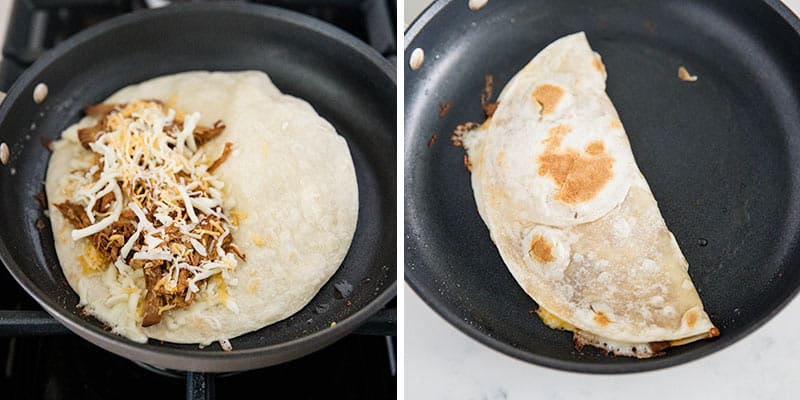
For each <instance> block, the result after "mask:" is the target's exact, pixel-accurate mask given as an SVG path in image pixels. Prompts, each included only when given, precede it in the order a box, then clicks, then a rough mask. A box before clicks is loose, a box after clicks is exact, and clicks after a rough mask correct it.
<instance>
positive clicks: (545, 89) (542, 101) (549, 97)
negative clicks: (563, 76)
mask: <svg viewBox="0 0 800 400" xmlns="http://www.w3.org/2000/svg"><path fill="white" fill-rule="evenodd" d="M562 97H564V89H562V88H560V87H558V86H555V85H550V84H544V85H541V86H537V87H536V89H534V90H533V100H534V101H536V102H537V103H539V105H540V106H542V115H547V114H550V113H552V112H553V111H555V109H556V107H557V106H558V102H559V101H561V98H562Z"/></svg>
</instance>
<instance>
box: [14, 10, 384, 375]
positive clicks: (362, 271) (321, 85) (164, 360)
mask: <svg viewBox="0 0 800 400" xmlns="http://www.w3.org/2000/svg"><path fill="white" fill-rule="evenodd" d="M198 69H205V70H225V71H232V70H245V69H257V70H262V71H265V72H267V73H268V74H269V75H270V77H271V78H272V80H273V81H274V83H275V84H276V85H277V86H278V87H279V88H280V89H281V90H282V91H284V92H286V93H289V94H292V95H295V96H298V97H300V98H303V99H305V100H307V101H308V102H309V103H311V104H312V105H313V106H314V108H316V110H317V111H318V112H319V113H320V114H321V115H322V116H323V117H324V118H326V119H327V120H328V121H330V122H331V123H332V124H333V125H334V126H335V127H336V130H337V131H338V132H339V133H340V134H341V135H343V136H344V137H345V139H346V140H347V143H348V145H349V146H350V151H351V154H352V156H353V161H354V162H355V168H356V174H357V179H358V189H359V202H360V203H359V204H360V205H359V215H358V226H357V229H356V234H355V238H354V240H353V244H352V246H351V248H350V251H349V253H348V255H347V257H346V259H345V261H344V263H343V264H342V266H341V267H340V269H339V271H338V272H337V273H336V274H335V275H334V276H333V278H331V280H330V281H329V282H328V283H327V284H326V285H325V286H324V287H323V288H322V290H321V291H320V293H319V294H318V295H317V296H316V297H315V298H314V299H313V301H312V302H311V303H310V304H309V305H308V306H306V307H305V308H304V309H303V310H302V311H300V312H298V313H297V314H295V315H294V316H292V317H290V318H289V319H287V320H284V321H282V322H279V323H276V324H274V325H271V326H268V327H266V328H263V329H261V330H259V331H256V332H253V333H250V334H247V335H244V336H241V337H239V338H236V339H233V340H232V341H231V343H232V344H233V348H234V350H233V351H232V352H230V353H226V352H223V351H222V350H221V349H220V347H219V345H218V344H214V345H211V346H209V347H206V348H205V349H202V350H201V349H199V348H198V346H197V345H175V344H169V343H160V342H157V341H152V340H151V341H150V343H149V344H146V345H141V344H137V343H133V342H131V341H129V340H127V339H125V338H122V337H119V336H116V335H114V334H111V333H109V332H107V331H105V330H104V329H103V325H102V324H101V323H99V322H98V321H97V320H95V319H93V318H87V317H83V316H81V314H80V310H79V309H78V308H77V307H76V304H77V303H78V297H77V296H76V294H75V293H74V292H73V291H72V289H70V287H69V286H68V284H67V282H66V279H65V278H64V276H63V274H62V272H61V269H60V267H59V265H58V260H57V258H56V255H55V252H54V248H53V238H52V234H51V231H50V226H49V223H47V220H46V219H43V221H45V223H46V226H40V227H41V228H42V229H37V221H38V220H40V219H41V210H40V208H39V206H38V205H37V203H36V201H35V200H34V196H35V195H36V193H38V192H40V191H41V190H42V181H43V180H44V176H45V168H46V166H47V160H48V157H49V153H48V152H47V151H46V150H45V148H44V147H43V146H42V145H40V138H41V137H47V138H55V137H57V136H58V135H59V133H60V132H61V131H62V130H63V129H64V128H66V127H67V126H69V125H70V124H72V123H74V122H75V121H77V120H78V118H79V117H80V116H81V108H82V107H84V106H86V105H87V104H93V103H97V102H99V101H102V100H103V99H104V98H106V97H107V96H108V95H110V94H111V93H113V92H114V91H116V90H118V89H120V88H122V87H124V86H127V85H130V84H132V83H136V82H140V81H143V80H146V79H149V78H153V77H156V76H160V75H165V74H172V73H176V72H181V71H187V70H198ZM393 71H394V70H393V68H392V66H391V65H390V64H389V63H388V62H387V61H385V60H384V59H383V58H382V57H381V56H380V55H379V54H378V53H377V52H375V51H373V50H372V49H371V48H369V47H368V46H367V45H365V44H363V43H361V42H360V41H358V40H357V39H355V38H354V37H352V36H350V35H349V34H347V33H344V32H342V31H340V30H339V29H336V28H334V27H332V26H330V25H328V24H327V23H324V22H321V21H317V20H314V19H312V18H309V17H305V16H303V15H300V14H297V13H294V12H289V11H284V10H280V9H276V8H271V7H265V6H258V5H245V4H237V5H232V4H193V5H184V6H173V7H167V8H164V9H159V10H156V11H144V12H137V13H133V14H131V15H128V16H124V17H121V18H116V19H113V20H110V21H108V22H105V23H103V24H100V25H98V26H96V27H93V28H91V29H89V30H87V31H85V32H82V33H80V34H78V35H76V36H75V37H73V38H71V39H70V40H68V41H66V42H64V43H62V44H61V45H59V46H58V47H57V48H55V49H54V50H53V51H51V52H49V53H48V54H46V55H45V56H43V57H42V58H41V59H40V60H39V61H37V62H36V63H35V64H34V65H33V66H31V67H30V68H29V69H28V70H27V71H25V73H24V74H23V75H22V76H21V77H20V78H19V80H18V81H17V82H16V83H15V84H14V86H13V87H12V88H11V90H10V91H9V92H8V96H7V97H6V99H5V101H4V102H3V104H2V106H1V107H0V141H1V142H6V143H8V145H9V147H10V149H11V159H10V162H9V164H8V165H7V166H5V167H2V168H0V207H1V209H0V216H2V222H1V223H0V226H2V228H1V229H0V258H2V261H3V262H4V263H5V265H6V266H7V267H8V269H9V271H10V272H11V274H12V275H13V276H14V278H15V279H16V280H17V281H18V282H19V283H20V284H21V285H22V286H23V287H24V288H25V290H26V291H27V292H28V293H30V295H31V296H33V297H34V298H35V299H36V300H37V301H38V302H39V303H40V304H41V305H42V307H44V309H45V310H46V311H47V312H49V313H50V314H52V315H53V316H54V317H55V318H56V319H58V320H59V321H60V322H61V323H63V324H64V325H66V326H67V327H68V328H69V329H71V330H72V331H74V332H75V333H77V334H79V335H81V336H82V337H84V338H86V339H87V340H89V341H91V342H93V343H95V344H97V345H99V346H100V347H103V348H105V349H107V350H110V351H112V352H114V353H117V354H120V355H122V356H125V357H128V358H130V359H133V360H137V361H143V362H146V363H150V364H153V365H156V366H159V367H164V368H171V369H179V370H194V371H231V370H242V369H249V368H256V367H262V366H267V365H272V364H276V363H280V362H283V361H288V360H291V359H293V358H297V357H300V356H303V355H305V354H308V353H310V352H312V351H314V350H317V349H320V348H322V347H323V346H326V345H328V344H330V343H332V342H333V341H335V340H337V339H339V338H341V337H343V336H344V335H346V334H347V333H349V332H350V331H352V330H353V329H355V328H356V327H357V326H358V325H359V324H360V323H361V322H363V321H364V320H365V319H366V318H367V317H368V316H369V315H370V314H372V313H374V312H376V311H377V310H379V309H380V308H381V307H382V306H383V305H385V304H386V302H387V301H389V300H390V299H391V298H392V297H393V296H394V294H395V292H396V276H395V271H396V264H395V258H396V245H395V243H396V228H395V227H396V225H395V224H396V197H395V196H396V195H395V193H396V177H395V168H396V167H395V165H396V164H395V160H396V158H395V157H396V150H395V149H396V141H395V138H396V136H395V131H396V117H395V115H396V114H395V109H396V107H395V105H396V90H397V89H396V82H395V77H394V72H393ZM39 82H44V83H46V84H47V86H48V87H49V92H50V94H49V96H48V97H47V99H46V100H45V102H44V103H43V104H41V105H37V104H35V103H34V101H33V98H32V92H33V89H34V87H35V86H36V84H37V83H39ZM286 168H291V165H287V166H286ZM12 171H14V172H15V173H12ZM342 282H345V283H348V284H350V285H352V286H353V289H352V293H350V294H349V295H348V296H347V298H346V299H339V298H337V297H339V296H335V290H334V284H337V283H342ZM339 286H340V287H346V286H348V285H339ZM346 291H347V290H345V292H346ZM348 300H349V301H348ZM331 322H336V325H335V326H334V327H331Z"/></svg>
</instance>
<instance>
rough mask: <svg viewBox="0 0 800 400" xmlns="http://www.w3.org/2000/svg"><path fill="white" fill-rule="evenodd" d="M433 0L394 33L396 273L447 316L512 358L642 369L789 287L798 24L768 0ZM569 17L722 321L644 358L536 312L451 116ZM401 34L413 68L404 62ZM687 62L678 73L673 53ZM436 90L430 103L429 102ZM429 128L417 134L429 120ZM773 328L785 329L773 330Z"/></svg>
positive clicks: (700, 347) (743, 319) (798, 271)
mask: <svg viewBox="0 0 800 400" xmlns="http://www.w3.org/2000/svg"><path fill="white" fill-rule="evenodd" d="M466 3H467V2H465V1H446V0H443V1H438V2H436V3H434V4H433V5H432V6H431V7H430V8H428V9H427V10H426V11H425V12H424V13H423V14H422V15H421V16H420V17H419V18H418V19H417V20H416V21H415V22H414V23H413V24H412V26H411V27H410V28H409V29H408V31H407V32H406V38H405V39H406V42H405V43H406V53H405V54H406V56H405V64H406V66H405V74H406V75H405V76H406V79H405V82H406V83H405V110H406V115H405V130H406V131H405V160H404V163H405V193H406V199H405V213H406V214H405V215H406V217H405V221H406V222H405V231H406V253H405V260H406V269H405V273H406V275H405V276H406V280H407V281H408V283H409V284H410V286H411V287H412V288H413V289H414V290H415V291H416V292H417V293H418V294H419V295H420V296H421V297H422V298H423V300H425V301H426V302H427V303H428V304H429V305H430V306H431V307H432V308H433V309H434V310H436V311H437V312H438V313H439V314H441V315H442V316H443V317H444V318H445V319H446V320H448V321H449V322H450V323H452V324H453V325H455V326H456V327H457V328H458V329H460V330H461V331H463V332H465V333H467V334H468V335H470V336H472V337H473V338H475V339H477V340H479V341H481V342H483V343H484V344H486V345H488V346H490V347H492V348H494V349H497V350H499V351H502V352H504V353H506V354H509V355H511V356H514V357H517V358H519V359H522V360H525V361H529V362H533V363H536V364H540V365H544V366H548V367H554V368H560V369H565V370H572V371H581V372H594V373H621V372H635V371H645V370H652V369H656V368H662V367H666V366H671V365H677V364H681V363H683V362H686V361H689V360H693V359H696V358H698V357H701V356H703V355H707V354H710V353H712V352H714V351H717V350H720V349H722V348H725V347H726V346H728V345H730V344H732V343H734V342H736V341H737V340H739V339H741V338H742V337H744V336H745V335H747V334H748V333H750V332H752V331H753V330H755V329H756V328H757V327H759V326H761V325H762V324H763V323H764V322H766V321H767V320H769V319H770V318H771V317H772V316H774V315H775V314H776V313H778V311H779V310H780V309H781V308H782V307H783V306H784V305H786V304H787V302H789V300H790V299H791V298H792V297H793V296H794V295H795V294H796V293H797V291H798V287H800V268H799V267H798V265H800V247H799V246H798V245H799V244H800V237H799V235H800V225H799V224H798V223H799V222H800V69H799V68H798V67H797V66H798V65H800V22H798V20H797V17H795V16H794V15H793V14H792V13H791V12H790V11H789V10H788V9H786V8H785V7H784V6H783V5H782V4H780V3H779V2H778V1H777V0H768V1H749V0H748V1H711V0H706V1H693V2H685V1H611V0H605V1H592V2H586V1H577V0H574V1H573V0H568V1H558V2H554V1H529V0H519V1H514V0H505V1H490V2H488V4H487V5H486V6H485V7H484V8H483V9H481V10H479V11H471V10H470V9H469V8H468V7H467V4H466ZM581 30H583V31H585V32H586V34H587V36H588V39H589V42H590V43H591V45H592V47H593V48H594V50H595V51H597V52H599V53H600V54H601V55H602V56H603V61H604V62H605V64H606V68H607V71H608V85H607V88H608V93H609V96H610V97H611V100H612V101H613V102H614V104H615V105H616V107H617V110H618V111H619V114H620V117H621V119H622V122H623V124H624V125H625V128H626V131H627V133H628V136H629V138H630V142H631V146H632V148H633V153H634V156H635V157H636V160H637V162H638V164H639V166H640V168H641V170H642V172H643V173H644V176H645V177H646V178H647V180H648V181H649V183H650V186H651V188H652V190H653V193H654V194H655V197H656V200H657V201H658V202H659V207H660V209H661V211H662V213H663V216H664V219H665V220H666V222H667V226H668V227H669V228H670V229H671V230H672V232H673V233H674V234H675V237H676V238H677V240H678V243H679V245H680V247H681V249H682V250H683V252H684V254H685V255H686V258H687V259H688V261H689V274H690V275H691V276H692V279H693V281H694V283H695V284H696V286H697V289H698V291H699V293H700V297H701V298H702V299H703V303H704V304H705V307H706V310H707V312H708V313H709V315H710V316H711V319H712V320H713V321H714V323H715V324H716V325H717V326H718V327H719V328H720V331H721V332H722V335H721V336H720V337H718V338H716V339H713V340H704V341H700V342H696V343H693V344H690V345H686V346H681V347H677V348H672V349H669V350H668V351H667V354H666V355H665V356H661V357H656V358H652V359H647V360H636V359H631V358H624V357H613V356H607V355H604V354H603V352H602V351H599V350H597V349H594V348H585V349H584V350H583V351H582V352H579V351H577V350H576V349H575V348H574V347H573V344H572V341H571V334H570V333H568V332H563V331H555V330H552V329H549V328H547V327H545V325H544V324H542V323H541V322H540V321H539V319H538V317H537V316H536V315H532V314H531V313H530V310H532V309H535V308H536V304H535V303H534V302H533V300H531V299H530V298H529V297H528V296H527V295H526V294H525V292H523V290H522V289H521V288H520V287H519V286H518V285H517V283H516V282H515V281H514V279H513V278H512V276H511V274H510V273H508V272H507V269H506V267H505V265H504V264H503V261H502V260H501V258H500V256H499V254H498V252H497V249H496V248H495V246H494V244H493V243H492V241H491V239H490V238H489V232H488V230H487V229H486V226H485V225H484V223H483V221H482V220H481V219H480V217H479V215H478V212H477V209H476V206H475V201H474V199H473V197H472V189H471V185H470V181H469V173H468V172H467V171H466V170H465V168H464V166H463V162H462V157H463V154H464V152H463V151H462V149H460V148H455V147H453V146H451V145H450V144H449V141H448V140H447V138H448V137H449V134H450V132H452V130H453V128H454V127H455V126H456V125H458V124H460V123H463V122H466V121H478V122H480V121H482V120H483V114H482V112H481V108H480V100H479V99H480V96H479V95H480V93H481V90H482V89H483V86H484V76H485V75H486V74H492V75H493V76H494V90H495V96H496V95H497V94H498V93H499V91H500V90H501V89H502V87H503V86H504V85H505V84H506V83H507V82H508V80H509V79H510V78H511V77H512V76H513V75H514V74H515V73H516V72H517V71H518V70H519V69H520V68H522V66H524V65H525V64H526V63H527V62H528V61H529V60H530V59H531V58H532V57H533V56H534V55H535V54H536V53H538V52H539V51H540V50H542V49H543V48H544V47H545V46H546V45H547V44H549V43H550V42H552V41H554V40H555V39H558V38H560V37H562V36H564V35H566V34H570V33H574V32H577V31H581ZM415 48H421V49H423V50H424V52H425V61H424V63H423V64H422V67H421V68H420V69H418V70H416V71H412V70H411V69H410V68H409V67H408V62H409V57H410V53H411V51H412V50H413V49H415ZM681 65H683V66H686V68H688V70H689V71H690V72H691V73H692V74H696V75H698V76H699V80H698V81H696V82H693V83H688V82H684V81H681V80H679V79H678V77H677V70H678V67H679V66H681ZM441 103H452V108H451V110H450V112H449V113H448V114H447V115H446V116H445V117H444V118H440V117H439V115H438V113H439V105H440V104H441ZM434 133H438V135H439V140H438V141H437V142H436V143H434V144H433V145H432V146H430V148H429V147H428V144H429V140H430V138H431V135H432V134H434ZM787 340H792V339H791V338H787Z"/></svg>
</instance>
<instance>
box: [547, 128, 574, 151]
mask: <svg viewBox="0 0 800 400" xmlns="http://www.w3.org/2000/svg"><path fill="white" fill-rule="evenodd" d="M570 132H572V128H571V127H570V126H569V125H564V124H560V125H556V126H554V127H552V128H550V130H549V131H547V133H548V135H547V139H545V140H544V141H542V143H544V144H546V145H547V151H551V152H552V151H555V149H557V148H558V146H560V145H561V140H562V139H564V135H566V134H568V133H570Z"/></svg>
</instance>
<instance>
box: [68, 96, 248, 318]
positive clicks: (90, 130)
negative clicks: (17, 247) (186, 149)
mask: <svg viewBox="0 0 800 400" xmlns="http://www.w3.org/2000/svg"><path fill="white" fill-rule="evenodd" d="M144 102H147V103H150V104H149V107H152V106H153V105H157V106H158V107H161V110H162V111H164V112H166V111H167V110H166V106H165V104H164V103H162V102H161V101H159V100H144ZM135 110H137V108H136V107H135V106H133V107H128V104H97V105H93V106H89V107H86V108H85V109H84V112H85V113H86V115H88V116H92V117H94V118H96V119H97V123H96V124H95V125H93V126H90V127H86V128H82V129H79V130H78V139H79V141H80V143H81V145H82V146H83V147H84V148H86V149H87V150H89V151H92V149H91V144H92V143H94V142H95V141H97V140H98V139H99V138H100V137H101V136H102V135H104V134H106V133H108V132H111V131H112V129H114V126H115V123H117V122H115V121H119V120H118V117H117V116H115V114H114V113H121V114H122V115H123V116H124V117H127V116H128V115H130V114H129V113H132V112H136V111H135ZM224 129H225V124H224V123H223V122H222V121H216V122H215V123H214V125H213V126H211V127H205V126H200V125H198V126H197V127H196V128H195V130H194V132H193V134H194V139H195V144H196V145H197V146H202V145H203V144H205V143H208V142H209V141H211V140H213V139H214V138H216V137H218V136H219V135H221V134H222V133H223V130H224ZM165 130H166V133H167V134H168V135H172V134H174V135H177V134H178V133H179V132H180V131H182V130H183V118H182V117H176V118H175V120H174V121H173V123H172V125H170V126H167V127H165ZM232 148H233V144H232V143H230V142H226V143H225V146H224V148H223V150H222V153H221V154H220V156H219V157H218V158H217V159H216V160H215V161H214V162H213V163H212V164H211V165H210V166H209V168H208V169H207V171H208V172H213V170H214V169H216V168H217V167H219V166H220V165H222V163H224V162H225V160H226V159H227V158H228V157H229V155H230V153H231V151H232ZM93 155H94V157H95V159H94V164H95V165H96V166H98V167H99V168H98V169H97V171H96V172H95V176H94V179H95V181H96V180H98V179H100V174H101V172H102V171H101V170H102V168H103V163H102V155H100V154H98V153H93ZM176 175H178V176H179V177H180V178H185V179H191V174H190V173H188V172H186V171H179V172H177V173H176ZM120 186H121V188H122V193H123V199H119V200H121V201H123V204H126V203H128V202H136V203H137V204H138V205H139V206H140V207H141V208H142V210H143V211H144V212H145V213H146V214H148V213H149V214H152V213H154V212H155V209H156V205H155V204H154V203H153V200H152V199H150V198H149V196H148V193H153V192H152V191H153V190H154V188H152V187H150V186H149V184H148V183H147V181H145V180H138V179H133V180H131V181H127V180H126V181H124V182H120ZM116 203H117V199H116V198H115V195H114V193H113V192H112V193H108V194H106V195H104V196H102V197H100V198H98V199H97V201H96V202H95V203H94V205H93V207H92V208H91V210H89V209H87V208H86V206H84V205H82V204H77V203H74V202H71V201H69V200H66V201H63V202H61V203H58V204H54V206H55V207H56V208H57V209H58V210H59V211H60V213H61V214H62V215H63V216H64V218H65V219H66V220H67V221H68V222H69V224H70V225H72V226H73V227H74V228H76V229H82V228H86V227H88V226H90V225H92V224H93V223H96V222H97V220H100V219H102V218H105V217H106V216H108V215H110V214H111V209H112V208H113V206H114V205H115V204H116ZM87 212H88V213H91V215H93V216H94V219H95V221H92V220H90V217H89V215H88V214H87ZM181 215H182V214H181V213H180V212H179V211H177V210H176V211H173V212H172V213H171V214H170V217H171V218H185V216H181ZM197 217H198V218H199V219H200V222H199V223H198V224H197V225H196V227H195V228H194V229H193V232H194V234H195V235H197V236H194V237H195V240H197V241H198V242H200V246H201V247H203V248H204V249H201V250H204V251H198V249H197V248H196V247H195V246H197V243H194V244H193V243H192V242H191V240H190V239H189V237H187V236H186V235H184V234H183V233H182V232H181V231H180V229H179V228H178V227H177V226H176V225H174V224H166V225H164V226H163V231H161V232H159V233H156V235H160V236H158V237H159V238H160V239H161V240H162V242H161V243H160V244H158V245H157V246H158V247H159V248H160V249H162V250H169V251H170V252H171V253H172V254H176V253H180V254H182V255H183V257H185V260H186V261H187V262H188V263H190V265H195V266H199V265H202V264H203V263H205V262H207V261H211V260H214V259H216V258H218V257H219V254H218V252H217V249H218V248H222V249H223V250H225V252H227V253H232V254H235V255H236V256H237V257H238V258H240V259H241V260H246V259H245V254H244V253H243V252H242V251H241V250H240V249H239V248H238V247H237V246H236V245H235V244H234V243H233V236H232V234H230V232H229V234H227V235H225V237H224V238H223V239H222V241H221V243H218V242H219V238H220V237H221V236H222V234H223V232H224V230H225V229H226V228H224V227H223V224H224V221H223V220H221V219H220V218H219V217H218V216H215V215H207V214H205V213H203V212H199V211H198V212H197ZM137 224H138V217H137V216H136V214H135V213H134V212H133V210H132V209H130V208H128V207H124V208H123V211H122V212H121V214H120V216H119V218H117V220H116V221H114V222H113V223H111V225H109V226H108V227H106V228H105V229H103V230H101V231H99V232H97V233H95V234H93V235H91V236H89V237H88V239H89V240H90V243H91V244H92V247H94V248H95V249H96V250H97V251H98V252H99V253H100V255H101V256H102V258H103V259H104V260H105V261H106V262H107V264H106V265H108V264H110V263H113V262H115V261H117V260H120V259H122V261H124V262H125V263H126V264H128V265H129V266H130V267H131V268H133V269H134V270H143V272H144V278H145V288H146V291H145V293H144V295H143V314H144V317H143V320H142V326H143V327H148V326H152V325H155V324H158V323H159V322H160V321H161V319H162V316H163V313H164V312H166V311H168V310H173V309H179V308H184V307H188V306H189V305H190V304H192V301H193V300H194V296H195V294H196V293H194V292H192V291H191V290H190V289H189V282H190V280H191V279H192V278H193V277H194V273H193V272H191V271H190V270H189V269H186V268H179V269H178V270H177V271H175V269H174V267H173V265H172V261H164V260H145V259H133V255H134V254H135V253H137V252H138V251H140V250H141V249H142V248H143V246H145V239H144V235H140V237H139V238H138V239H137V240H135V241H134V242H133V243H132V245H131V251H130V252H129V253H128V254H126V255H125V257H121V250H122V248H123V247H124V246H125V244H126V243H128V242H129V241H130V239H131V238H132V237H133V236H134V235H135V233H136V231H137ZM172 273H177V280H174V278H175V277H174V276H172V275H171V274H172ZM196 284H198V285H205V284H206V282H205V281H199V282H196ZM202 287H203V286H201V289H202Z"/></svg>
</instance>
